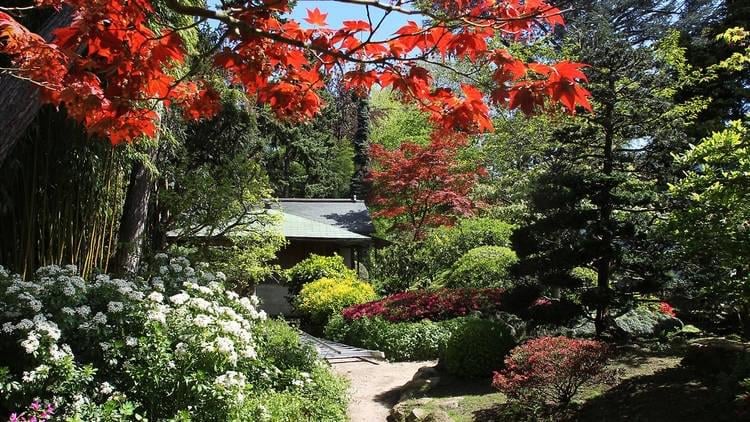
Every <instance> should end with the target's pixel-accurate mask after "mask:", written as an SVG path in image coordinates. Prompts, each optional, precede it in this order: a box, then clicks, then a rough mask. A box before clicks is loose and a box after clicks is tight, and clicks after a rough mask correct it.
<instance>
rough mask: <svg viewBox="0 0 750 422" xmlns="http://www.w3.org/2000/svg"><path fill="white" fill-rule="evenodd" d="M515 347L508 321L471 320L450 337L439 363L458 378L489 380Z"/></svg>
mask: <svg viewBox="0 0 750 422" xmlns="http://www.w3.org/2000/svg"><path fill="white" fill-rule="evenodd" d="M515 344H516V342H515V339H514V338H513V335H512V333H511V329H510V327H509V326H508V324H506V323H505V322H502V321H492V320H485V319H470V320H468V321H467V322H466V323H465V324H463V325H462V326H461V327H460V328H459V329H458V330H457V331H455V332H454V333H453V334H452V335H451V337H450V339H449V340H448V343H447V344H446V347H445V351H444V352H443V353H442V354H441V356H440V362H441V364H444V365H445V368H446V369H447V370H448V372H450V373H452V374H454V375H456V376H459V377H469V378H471V377H489V376H490V375H492V371H494V370H497V369H499V368H502V367H503V359H504V358H505V355H506V354H508V352H509V351H510V350H511V349H512V348H513V347H514V346H515Z"/></svg>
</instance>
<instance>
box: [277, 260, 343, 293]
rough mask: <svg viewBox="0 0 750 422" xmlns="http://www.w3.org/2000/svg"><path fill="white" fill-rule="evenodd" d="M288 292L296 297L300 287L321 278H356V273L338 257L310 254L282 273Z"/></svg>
mask: <svg viewBox="0 0 750 422" xmlns="http://www.w3.org/2000/svg"><path fill="white" fill-rule="evenodd" d="M284 275H285V277H286V284H287V286H289V292H290V293H292V294H294V295H296V294H298V293H299V292H300V290H302V287H303V286H304V285H305V284H307V283H310V282H313V281H315V280H320V279H321V278H333V277H340V278H356V277H357V273H356V272H355V271H354V270H352V269H351V268H349V267H347V266H346V263H345V262H344V258H342V257H341V256H339V255H333V256H322V255H316V254H312V255H310V257H309V258H306V259H304V260H302V261H300V262H298V263H297V264H296V265H295V266H293V267H292V268H289V269H288V270H286V271H285V273H284Z"/></svg>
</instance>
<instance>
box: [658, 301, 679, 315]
mask: <svg viewBox="0 0 750 422" xmlns="http://www.w3.org/2000/svg"><path fill="white" fill-rule="evenodd" d="M659 312H661V313H663V314H664V315H669V316H671V317H673V318H674V317H676V316H677V312H675V310H674V308H673V307H672V305H670V304H669V303H667V302H659Z"/></svg>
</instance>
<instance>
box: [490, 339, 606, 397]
mask: <svg viewBox="0 0 750 422" xmlns="http://www.w3.org/2000/svg"><path fill="white" fill-rule="evenodd" d="M607 355H608V349H607V345H606V344H604V343H602V342H599V341H595V340H583V339H572V338H568V337H539V338H536V339H533V340H529V341H528V342H526V343H524V344H522V345H520V346H518V347H516V348H515V349H513V350H512V351H511V353H510V356H508V357H507V358H506V359H505V369H504V370H502V371H501V372H496V373H495V375H494V378H493V382H492V385H493V386H494V387H495V388H497V389H499V390H500V391H502V392H503V393H505V395H507V396H508V398H509V399H511V400H513V401H516V402H518V403H519V404H520V405H522V406H527V407H536V408H539V407H543V406H547V405H558V406H559V405H567V404H568V403H570V401H571V400H572V399H573V397H575V395H576V394H577V393H578V392H579V390H580V389H581V387H583V386H585V385H594V384H597V383H600V382H603V381H606V380H607V379H609V377H610V376H611V375H612V374H611V372H609V371H607V370H606V369H605V365H606V363H607Z"/></svg>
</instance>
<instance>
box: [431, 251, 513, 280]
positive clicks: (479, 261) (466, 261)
mask: <svg viewBox="0 0 750 422" xmlns="http://www.w3.org/2000/svg"><path fill="white" fill-rule="evenodd" d="M516 262H518V257H517V256H516V253H515V252H513V250H511V249H510V248H506V247H504V246H480V247H478V248H474V249H472V250H470V251H469V252H466V253H465V254H464V255H463V256H461V258H459V259H458V261H456V262H455V263H454V264H453V267H452V268H451V270H450V272H449V274H448V276H447V277H446V282H445V284H446V286H448V287H506V288H507V287H510V279H509V277H508V276H509V273H510V267H511V266H512V265H513V264H515V263H516Z"/></svg>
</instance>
